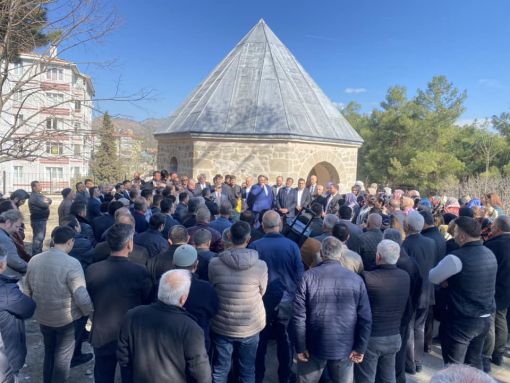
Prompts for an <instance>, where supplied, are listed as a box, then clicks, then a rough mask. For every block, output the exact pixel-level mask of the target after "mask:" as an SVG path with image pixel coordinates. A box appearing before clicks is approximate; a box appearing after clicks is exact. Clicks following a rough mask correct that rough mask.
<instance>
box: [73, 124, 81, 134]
mask: <svg viewBox="0 0 510 383" xmlns="http://www.w3.org/2000/svg"><path fill="white" fill-rule="evenodd" d="M80 131H81V124H80V123H79V122H75V123H74V132H75V133H78V132H80Z"/></svg>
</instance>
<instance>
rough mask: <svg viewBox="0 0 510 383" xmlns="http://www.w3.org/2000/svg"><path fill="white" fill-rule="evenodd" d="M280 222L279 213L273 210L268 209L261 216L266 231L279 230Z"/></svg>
mask: <svg viewBox="0 0 510 383" xmlns="http://www.w3.org/2000/svg"><path fill="white" fill-rule="evenodd" d="M280 224H281V220H280V215H279V214H278V213H277V212H275V211H274V210H268V211H266V212H265V213H264V215H263V216H262V227H263V228H264V232H266V233H269V232H279V231H280Z"/></svg>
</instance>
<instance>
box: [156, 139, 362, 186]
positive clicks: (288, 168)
mask: <svg viewBox="0 0 510 383" xmlns="http://www.w3.org/2000/svg"><path fill="white" fill-rule="evenodd" d="M357 152H358V149H357V148H356V147H351V146H338V145H331V144H317V143H301V142H283V141H270V140H257V141H249V140H244V141H227V140H218V139H207V140H206V139H195V140H194V141H193V142H192V140H191V139H180V140H175V139H169V138H164V139H162V138H160V139H159V144H158V166H159V167H160V168H168V164H169V163H170V159H171V158H172V157H176V158H177V161H178V172H179V173H181V174H188V175H192V176H193V177H196V176H197V175H198V174H200V173H205V174H206V175H207V177H208V179H209V180H211V179H212V177H213V176H214V175H215V174H217V173H220V174H235V175H236V176H237V177H238V183H241V180H242V179H244V178H245V177H247V176H254V177H256V176H257V175H259V174H265V175H267V176H268V177H269V180H270V182H271V183H273V182H274V179H275V178H276V177H277V176H278V175H282V176H284V177H287V176H290V177H293V178H294V181H295V183H297V179H298V178H299V177H303V178H306V177H307V176H308V174H309V172H310V171H311V170H312V168H313V167H314V166H315V165H317V164H318V163H321V162H326V163H329V164H331V166H332V167H333V168H334V169H336V172H337V173H338V177H339V180H340V183H341V184H342V187H343V188H345V191H347V190H348V189H349V188H350V186H351V185H352V184H353V183H354V181H355V180H356V166H357Z"/></svg>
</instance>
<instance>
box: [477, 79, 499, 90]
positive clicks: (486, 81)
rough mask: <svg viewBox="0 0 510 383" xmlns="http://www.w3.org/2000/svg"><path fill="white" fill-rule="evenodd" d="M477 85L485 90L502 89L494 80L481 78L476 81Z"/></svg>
mask: <svg viewBox="0 0 510 383" xmlns="http://www.w3.org/2000/svg"><path fill="white" fill-rule="evenodd" d="M478 85H481V86H485V87H487V88H502V87H503V86H502V85H501V83H500V82H499V81H498V80H496V79H494V78H481V79H479V80H478Z"/></svg>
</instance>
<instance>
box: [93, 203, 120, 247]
mask: <svg viewBox="0 0 510 383" xmlns="http://www.w3.org/2000/svg"><path fill="white" fill-rule="evenodd" d="M123 206H124V204H123V203H122V202H120V201H111V202H109V203H108V214H104V215H101V216H99V217H96V218H94V220H93V221H92V228H93V229H94V236H95V238H96V242H101V241H103V240H104V238H103V234H104V232H105V231H106V230H108V228H109V227H110V226H112V225H113V224H114V223H115V217H114V215H115V212H116V211H117V210H118V209H120V208H121V207H123Z"/></svg>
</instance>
